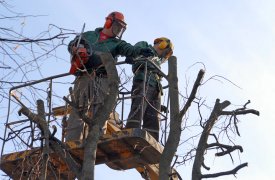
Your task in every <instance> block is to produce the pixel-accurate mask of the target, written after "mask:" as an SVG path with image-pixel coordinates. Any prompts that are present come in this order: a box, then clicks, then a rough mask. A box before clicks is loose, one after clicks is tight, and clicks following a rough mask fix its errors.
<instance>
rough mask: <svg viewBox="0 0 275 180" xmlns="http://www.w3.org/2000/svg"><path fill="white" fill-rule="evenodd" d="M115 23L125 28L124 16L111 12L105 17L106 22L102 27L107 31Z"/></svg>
mask: <svg viewBox="0 0 275 180" xmlns="http://www.w3.org/2000/svg"><path fill="white" fill-rule="evenodd" d="M115 21H117V22H118V23H120V24H121V26H122V27H124V28H126V25H127V24H126V22H125V21H124V15H123V14H122V13H121V12H117V11H114V12H111V13H110V14H109V15H108V16H107V17H106V22H105V24H104V27H105V28H107V29H109V28H110V27H111V26H112V24H113V23H114V22H115Z"/></svg>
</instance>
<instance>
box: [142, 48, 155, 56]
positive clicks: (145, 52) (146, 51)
mask: <svg viewBox="0 0 275 180" xmlns="http://www.w3.org/2000/svg"><path fill="white" fill-rule="evenodd" d="M140 55H143V56H144V57H150V56H154V53H153V51H152V49H150V48H142V49H140Z"/></svg>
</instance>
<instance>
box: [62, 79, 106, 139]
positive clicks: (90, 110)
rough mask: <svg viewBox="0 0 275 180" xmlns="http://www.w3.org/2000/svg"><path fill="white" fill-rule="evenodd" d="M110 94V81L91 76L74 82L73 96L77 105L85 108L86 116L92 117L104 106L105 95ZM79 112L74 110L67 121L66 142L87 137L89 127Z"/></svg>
mask: <svg viewBox="0 0 275 180" xmlns="http://www.w3.org/2000/svg"><path fill="white" fill-rule="evenodd" d="M107 93H108V79H107V78H105V77H98V76H94V75H90V74H84V75H82V76H78V77H76V80H75V82H74V89H73V94H72V95H73V96H74V98H75V100H76V101H77V102H76V105H77V106H79V107H80V108H83V109H84V110H83V111H82V112H83V113H85V115H86V116H88V117H92V116H93V115H94V114H95V113H96V112H97V109H98V108H99V106H101V105H102V103H103V101H104V99H103V97H104V95H106V94H107ZM78 113H79V112H78V111H75V110H74V109H72V112H71V114H70V116H69V118H68V120H67V127H66V133H65V140H66V141H72V140H82V139H84V138H86V137H87V134H88V128H87V125H86V124H85V123H84V122H83V121H82V119H81V118H80V117H79V114H78Z"/></svg>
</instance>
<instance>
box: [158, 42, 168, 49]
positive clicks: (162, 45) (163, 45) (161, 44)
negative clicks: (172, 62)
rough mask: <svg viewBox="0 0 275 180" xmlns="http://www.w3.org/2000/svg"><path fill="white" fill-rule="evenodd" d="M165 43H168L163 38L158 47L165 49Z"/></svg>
mask: <svg viewBox="0 0 275 180" xmlns="http://www.w3.org/2000/svg"><path fill="white" fill-rule="evenodd" d="M167 45H168V43H167V41H165V40H163V41H161V42H160V43H159V48H160V49H165V48H167Z"/></svg>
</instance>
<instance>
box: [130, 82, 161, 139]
mask: <svg viewBox="0 0 275 180" xmlns="http://www.w3.org/2000/svg"><path fill="white" fill-rule="evenodd" d="M132 96H133V98H132V104H131V110H130V113H129V116H128V120H127V123H126V128H141V122H142V120H143V124H142V128H143V129H144V130H146V131H148V132H149V133H150V134H151V135H152V136H153V137H154V138H155V139H156V140H157V141H158V139H159V119H160V118H159V113H158V111H160V97H161V93H160V91H159V88H158V87H153V86H150V85H147V84H146V85H145V99H144V104H143V117H141V110H142V99H143V81H134V82H133V86H132Z"/></svg>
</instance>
